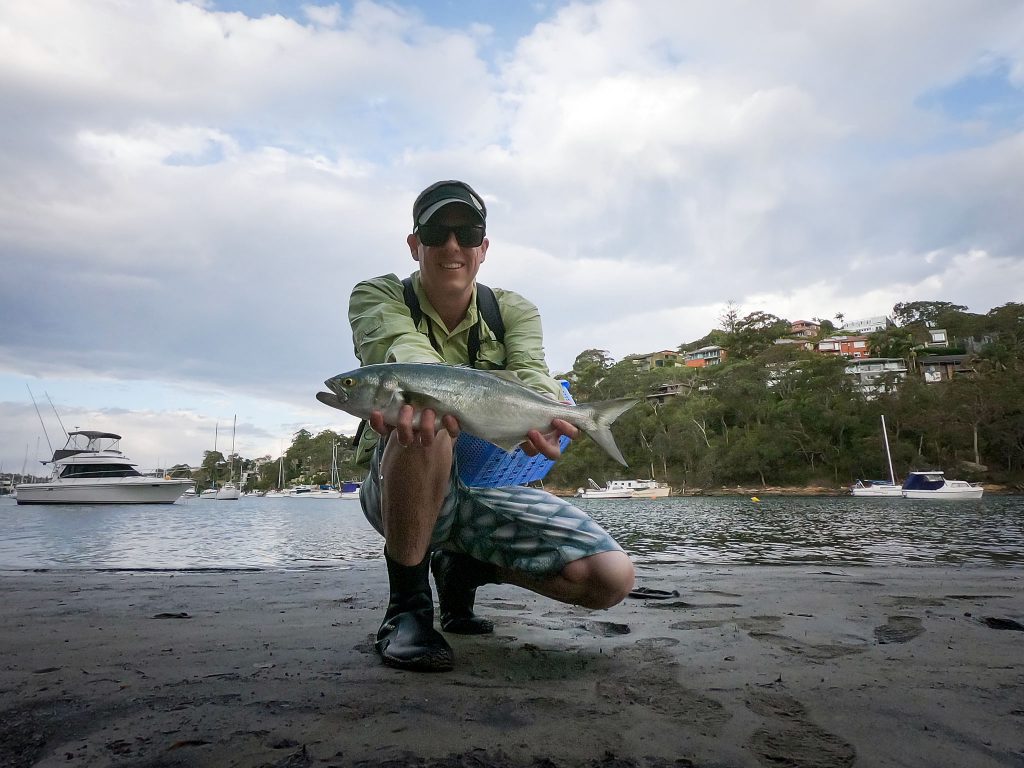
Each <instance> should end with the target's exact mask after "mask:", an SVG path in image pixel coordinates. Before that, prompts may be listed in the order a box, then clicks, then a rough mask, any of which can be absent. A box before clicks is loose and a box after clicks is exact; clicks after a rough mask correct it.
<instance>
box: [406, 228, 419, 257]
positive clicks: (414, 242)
mask: <svg viewBox="0 0 1024 768" xmlns="http://www.w3.org/2000/svg"><path fill="white" fill-rule="evenodd" d="M405 242H406V243H407V244H408V245H409V253H411V254H412V258H413V261H419V260H420V239H419V238H418V237H417V236H416V235H414V234H413V235H409V236H408V237H407V238H405Z"/></svg>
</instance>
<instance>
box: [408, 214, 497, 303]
mask: <svg viewBox="0 0 1024 768" xmlns="http://www.w3.org/2000/svg"><path fill="white" fill-rule="evenodd" d="M430 223H431V224H441V225H443V226H452V227H454V226H459V225H463V224H479V223H480V218H479V217H478V216H477V215H476V214H475V213H473V211H472V210H470V208H469V207H468V206H465V205H461V204H459V203H450V204H448V205H446V206H445V207H444V208H442V209H441V210H440V211H438V212H437V213H435V214H434V215H433V216H432V217H431V219H430ZM407 242H408V243H409V250H410V251H411V252H412V257H413V258H414V259H415V260H416V261H418V262H419V264H420V281H421V282H422V284H423V288H424V290H425V291H426V292H427V294H428V295H429V296H436V297H438V298H441V297H443V296H446V295H452V296H454V295H458V296H461V295H463V294H468V293H470V292H471V291H472V287H473V281H474V280H476V273H477V272H479V271H480V265H481V264H483V263H484V258H485V257H486V255H487V245H488V242H487V238H486V237H485V238H484V240H483V242H482V243H481V244H480V245H478V246H476V247H475V248H474V247H467V246H461V245H459V243H458V240H456V238H455V234H454V233H449V235H448V239H447V241H445V242H444V243H443V244H441V245H437V246H428V245H423V243H421V242H420V239H419V237H417V236H416V235H415V234H413V235H409V237H408V240H407Z"/></svg>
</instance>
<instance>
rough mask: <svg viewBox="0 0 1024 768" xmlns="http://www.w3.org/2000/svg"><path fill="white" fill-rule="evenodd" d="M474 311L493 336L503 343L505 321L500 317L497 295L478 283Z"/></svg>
mask: <svg viewBox="0 0 1024 768" xmlns="http://www.w3.org/2000/svg"><path fill="white" fill-rule="evenodd" d="M476 311H477V312H479V313H480V316H481V317H482V318H483V319H484V322H485V323H487V327H488V328H490V329H491V331H492V332H493V333H494V338H496V339H497V340H498V341H500V342H501V343H502V344H504V343H505V323H504V322H503V321H502V319H501V310H499V309H498V297H497V296H495V295H494V291H492V290H491V289H490V288H488V287H487V286H486V285H482V284H480V283H477V284H476Z"/></svg>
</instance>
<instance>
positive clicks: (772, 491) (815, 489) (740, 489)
mask: <svg viewBox="0 0 1024 768" xmlns="http://www.w3.org/2000/svg"><path fill="white" fill-rule="evenodd" d="M982 485H983V486H984V488H985V493H986V494H992V495H996V496H1020V495H1024V488H1016V487H1013V486H1009V485H1002V484H998V483H982ZM545 490H546V491H548V492H549V493H552V494H554V495H555V496H559V497H561V498H573V497H574V496H575V495H576V489H575V488H572V489H570V488H556V487H552V486H545ZM849 495H850V488H849V486H844V487H842V488H833V487H831V486H824V485H806V486H804V485H777V486H776V485H770V486H768V487H766V488H759V487H757V486H740V485H734V486H723V487H717V488H687V489H684V490H682V491H680V490H678V489H676V488H673V489H672V491H671V492H670V494H669V498H672V497H679V498H682V497H706V496H747V497H749V496H757V497H759V498H760V497H761V496H849Z"/></svg>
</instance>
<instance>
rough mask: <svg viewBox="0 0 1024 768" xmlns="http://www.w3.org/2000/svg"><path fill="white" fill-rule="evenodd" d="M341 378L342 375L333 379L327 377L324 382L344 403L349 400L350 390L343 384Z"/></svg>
mask: <svg viewBox="0 0 1024 768" xmlns="http://www.w3.org/2000/svg"><path fill="white" fill-rule="evenodd" d="M340 378H341V377H340V376H335V377H334V378H333V379H327V381H325V382H324V384H326V385H327V387H328V389H330V390H331V392H333V393H334V394H335V396H336V397H337V398H338V400H339V401H341V402H343V403H344V402H345V401H346V400H348V390H347V389H346V388H345V387H344V386H343V385H342V384H341V382H340V381H339V379H340ZM324 394H326V393H324Z"/></svg>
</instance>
